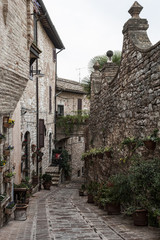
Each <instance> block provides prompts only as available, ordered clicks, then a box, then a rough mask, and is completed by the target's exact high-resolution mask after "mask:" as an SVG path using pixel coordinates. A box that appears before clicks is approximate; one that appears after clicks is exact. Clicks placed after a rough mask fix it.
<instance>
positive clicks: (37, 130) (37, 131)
mask: <svg viewBox="0 0 160 240" xmlns="http://www.w3.org/2000/svg"><path fill="white" fill-rule="evenodd" d="M37 70H38V59H37V60H36V71H37ZM36 135H37V136H36V145H37V150H38V149H39V84H38V77H36ZM36 160H37V161H36V163H37V164H36V175H37V176H39V164H38V154H36ZM38 179H39V178H38ZM38 183H39V180H38Z"/></svg>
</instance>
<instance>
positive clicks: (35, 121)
mask: <svg viewBox="0 0 160 240" xmlns="http://www.w3.org/2000/svg"><path fill="white" fill-rule="evenodd" d="M38 3H39V4H40V9H39V11H40V13H39V15H38V17H37V19H36V23H37V26H36V28H37V29H36V33H37V36H36V47H37V48H38V49H39V50H38V51H39V57H38V59H37V60H36V61H35V62H34V63H33V71H35V72H36V71H37V70H41V72H42V73H43V74H44V77H43V78H37V77H36V76H33V78H32V79H31V80H30V81H29V82H28V84H27V87H26V89H25V91H24V93H23V95H22V97H21V99H20V106H18V107H17V109H16V110H15V115H17V112H18V114H19V115H20V116H21V121H20V125H21V136H20V137H21V139H19V140H20V142H19V143H20V145H22V144H23V142H25V141H26V140H27V145H26V146H24V147H23V148H22V151H21V152H19V154H20V155H19V157H18V159H20V162H19V164H16V169H19V168H20V165H21V174H20V175H19V179H18V178H17V179H16V180H17V181H18V180H19V181H20V180H21V177H23V178H25V177H26V176H27V177H29V178H30V179H32V176H33V175H34V174H35V175H37V174H38V175H39V174H40V173H41V174H43V173H45V169H46V168H47V167H48V165H49V164H50V163H51V157H52V156H51V154H52V149H53V148H54V141H53V139H54V134H55V133H54V129H55V127H54V119H55V75H56V73H55V71H56V70H55V66H56V58H55V56H54V52H56V51H55V50H56V48H60V49H63V48H64V46H63V44H62V42H61V40H60V38H59V36H58V34H57V32H56V30H55V28H54V26H53V25H52V23H51V22H50V20H49V18H48V14H46V13H47V10H46V9H45V6H44V5H43V2H42V1H38ZM32 12H33V5H31V6H30V7H29V8H28V15H29V18H31V19H30V20H31V22H32V24H31V25H30V29H29V31H30V32H29V37H30V41H29V42H30V46H33V45H32V44H33V41H31V40H32V39H33V40H34V41H35V39H34V38H35V24H34V15H32ZM46 25H47V27H48V28H49V27H50V29H49V30H46ZM56 35H57V36H56ZM55 36H56V37H57V39H56V37H55ZM30 57H31V54H30ZM15 131H16V128H15ZM41 136H42V138H41ZM41 141H42V143H41ZM33 146H34V150H33ZM17 148H18V147H17ZM37 149H40V151H41V152H42V154H43V157H42V159H41V158H39V157H38V155H36V157H33V156H34V153H37ZM23 158H24V159H23ZM15 162H16V159H15Z"/></svg>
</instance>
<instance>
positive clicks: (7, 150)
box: [3, 145, 14, 157]
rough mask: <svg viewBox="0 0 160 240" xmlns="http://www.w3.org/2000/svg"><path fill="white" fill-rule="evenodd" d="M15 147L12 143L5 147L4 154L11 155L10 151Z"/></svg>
mask: <svg viewBox="0 0 160 240" xmlns="http://www.w3.org/2000/svg"><path fill="white" fill-rule="evenodd" d="M13 149H14V147H13V146H11V145H9V146H8V147H6V148H5V149H4V151H3V155H4V156H7V157H8V156H10V151H11V150H13Z"/></svg>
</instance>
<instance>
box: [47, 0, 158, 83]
mask: <svg viewBox="0 0 160 240" xmlns="http://www.w3.org/2000/svg"><path fill="white" fill-rule="evenodd" d="M43 2H44V4H45V6H46V8H47V10H48V13H49V15H50V17H51V20H52V22H53V24H54V26H55V28H56V30H57V32H58V34H59V36H60V38H61V40H62V42H63V44H64V46H65V50H63V51H62V52H60V53H59V54H58V77H62V78H66V79H70V80H75V81H79V79H80V80H82V79H83V78H84V77H85V76H87V75H89V73H88V62H89V61H90V59H91V58H93V57H94V56H97V55H101V54H105V53H106V52H107V51H108V50H113V51H114V50H120V51H121V50H122V42H123V35H122V29H123V25H124V23H125V22H126V21H127V20H128V19H129V18H130V14H129V13H128V10H129V9H130V7H131V6H132V5H133V3H134V0H43ZM138 2H139V4H140V5H141V6H143V10H142V12H141V14H140V16H141V18H147V20H148V23H149V29H148V35H149V38H150V40H151V42H152V44H155V43H156V42H158V41H159V40H160V0H139V1H138Z"/></svg>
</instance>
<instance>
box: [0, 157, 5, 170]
mask: <svg viewBox="0 0 160 240" xmlns="http://www.w3.org/2000/svg"><path fill="white" fill-rule="evenodd" d="M5 165H6V160H2V158H1V156H0V172H2V170H3V168H4V166H5Z"/></svg>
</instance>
